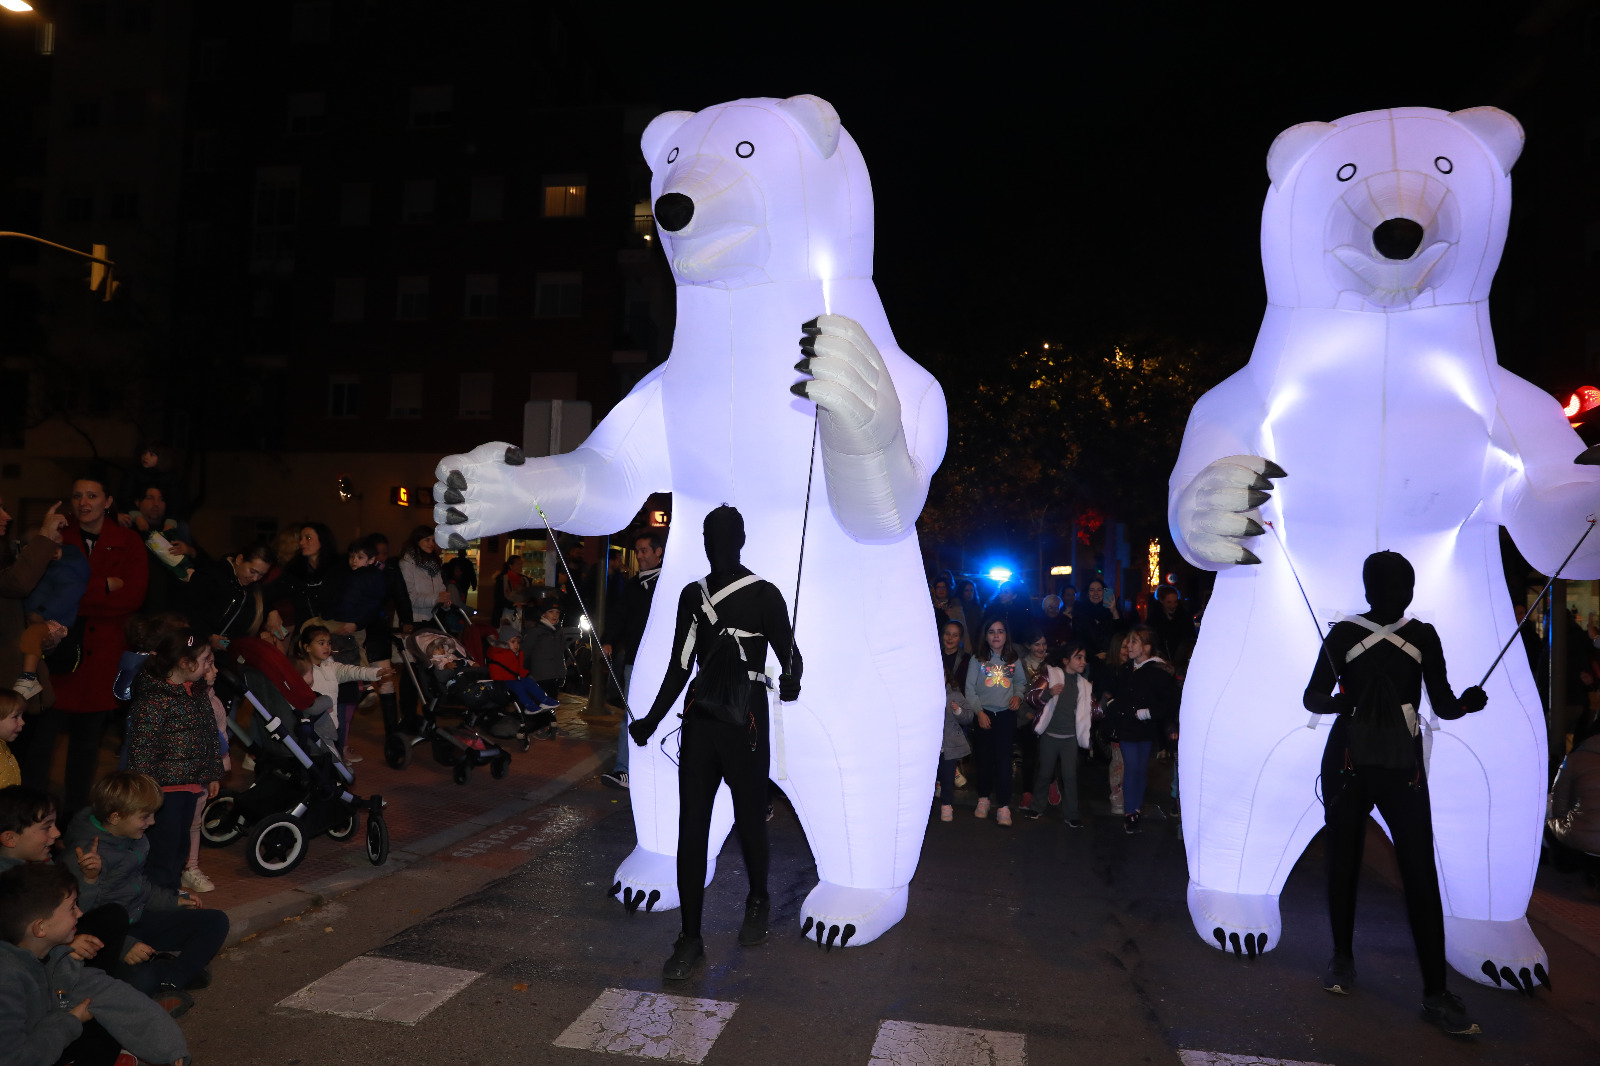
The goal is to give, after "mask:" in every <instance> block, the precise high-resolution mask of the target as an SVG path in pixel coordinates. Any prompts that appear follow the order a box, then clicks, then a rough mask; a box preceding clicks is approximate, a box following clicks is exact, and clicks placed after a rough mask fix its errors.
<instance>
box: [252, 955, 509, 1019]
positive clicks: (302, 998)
mask: <svg viewBox="0 0 1600 1066" xmlns="http://www.w3.org/2000/svg"><path fill="white" fill-rule="evenodd" d="M482 976H483V975H482V974H480V973H474V972H473V971H471V970H457V969H454V968H452V967H449V966H434V965H431V964H429V963H424V962H403V961H401V960H399V959H385V958H381V957H379V956H376V955H362V956H359V957H357V958H354V959H351V960H350V961H349V962H347V963H345V964H344V965H343V966H341V967H339V968H338V969H337V970H334V971H333V972H332V973H328V974H324V975H323V976H322V977H319V978H317V979H316V980H315V981H313V982H311V983H310V984H309V985H306V986H305V987H304V988H302V989H301V990H300V991H298V992H296V993H294V994H293V995H290V996H287V997H285V998H284V999H282V1000H279V1001H278V1006H280V1007H292V1008H294V1009H295V1010H306V1011H315V1012H317V1013H319V1014H336V1015H338V1016H339V1017H341V1018H365V1019H370V1020H373V1021H385V1022H400V1023H401V1024H403V1025H416V1024H417V1023H418V1022H419V1021H421V1020H422V1019H423V1018H425V1017H427V1015H428V1014H429V1013H430V1012H431V1011H433V1010H435V1009H436V1008H437V1007H439V1006H440V1005H441V1004H443V1003H444V1002H445V1001H446V1000H448V999H450V997H451V996H454V995H455V994H456V993H457V992H460V991H461V990H462V989H463V988H466V987H467V986H468V985H470V984H471V983H472V982H474V981H476V980H477V979H478V978H480V977H482Z"/></svg>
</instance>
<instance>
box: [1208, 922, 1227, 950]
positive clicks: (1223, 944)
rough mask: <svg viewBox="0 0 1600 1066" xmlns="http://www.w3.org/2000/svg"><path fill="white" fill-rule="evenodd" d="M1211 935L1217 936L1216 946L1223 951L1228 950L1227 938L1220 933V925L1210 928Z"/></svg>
mask: <svg viewBox="0 0 1600 1066" xmlns="http://www.w3.org/2000/svg"><path fill="white" fill-rule="evenodd" d="M1211 935H1212V936H1214V937H1216V938H1217V947H1219V948H1221V949H1222V950H1223V951H1227V950H1228V938H1227V937H1225V936H1223V935H1222V926H1220V925H1219V926H1217V927H1216V928H1215V929H1213V930H1211Z"/></svg>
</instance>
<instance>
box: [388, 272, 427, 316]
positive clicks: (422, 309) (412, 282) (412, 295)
mask: <svg viewBox="0 0 1600 1066" xmlns="http://www.w3.org/2000/svg"><path fill="white" fill-rule="evenodd" d="M396 317H398V318H399V319H400V320H401V321H407V322H415V321H420V320H421V319H425V318H427V317H428V279H427V278H425V277H409V278H401V279H400V300H399V305H398V307H397V314H396Z"/></svg>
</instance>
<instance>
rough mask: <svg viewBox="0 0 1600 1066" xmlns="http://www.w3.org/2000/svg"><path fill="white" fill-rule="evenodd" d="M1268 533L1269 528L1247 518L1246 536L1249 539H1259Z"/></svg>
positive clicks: (1245, 524) (1245, 522)
mask: <svg viewBox="0 0 1600 1066" xmlns="http://www.w3.org/2000/svg"><path fill="white" fill-rule="evenodd" d="M1266 531H1267V527H1266V526H1263V525H1262V524H1261V523H1260V522H1257V521H1256V520H1255V519H1254V518H1246V519H1245V520H1244V535H1245V536H1247V537H1259V536H1261V534H1263V533H1265V532H1266Z"/></svg>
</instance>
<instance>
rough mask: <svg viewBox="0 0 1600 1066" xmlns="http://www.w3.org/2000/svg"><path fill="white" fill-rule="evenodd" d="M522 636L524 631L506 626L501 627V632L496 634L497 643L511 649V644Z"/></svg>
mask: <svg viewBox="0 0 1600 1066" xmlns="http://www.w3.org/2000/svg"><path fill="white" fill-rule="evenodd" d="M521 636H522V630H520V629H518V628H517V627H516V626H511V625H505V626H501V627H500V632H498V633H496V634H495V643H496V644H498V645H500V646H501V647H502V648H509V647H511V642H512V641H513V640H516V639H517V638H519V637H521Z"/></svg>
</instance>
